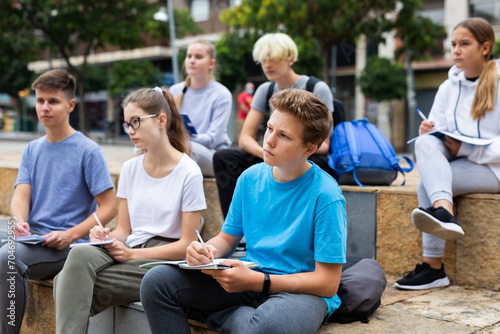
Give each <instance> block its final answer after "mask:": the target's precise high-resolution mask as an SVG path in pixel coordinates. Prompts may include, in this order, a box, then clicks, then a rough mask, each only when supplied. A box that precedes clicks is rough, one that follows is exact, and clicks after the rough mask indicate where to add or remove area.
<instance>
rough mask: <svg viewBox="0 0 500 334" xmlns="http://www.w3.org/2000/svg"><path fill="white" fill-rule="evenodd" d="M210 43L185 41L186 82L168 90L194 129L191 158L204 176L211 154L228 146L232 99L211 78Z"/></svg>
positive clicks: (209, 172)
mask: <svg viewBox="0 0 500 334" xmlns="http://www.w3.org/2000/svg"><path fill="white" fill-rule="evenodd" d="M215 64H216V61H215V45H214V43H212V42H210V41H207V40H203V39H199V40H196V41H194V42H193V43H191V44H189V47H188V49H187V53H186V59H185V61H184V66H185V68H186V72H187V74H188V77H187V78H186V81H183V82H180V83H178V84H175V85H173V86H172V87H171V88H170V93H172V95H173V96H174V98H175V102H176V103H177V106H178V108H179V110H180V112H181V114H182V115H187V116H188V117H189V120H190V121H191V123H192V126H193V127H194V129H195V130H196V133H193V132H192V130H190V129H189V128H188V130H189V131H190V136H191V147H192V152H193V159H194V160H195V161H196V162H197V163H198V165H199V166H200V168H201V172H202V173H203V175H204V176H209V177H213V176H214V170H213V163H212V159H213V155H214V153H215V152H216V151H218V150H221V149H225V148H228V147H229V146H231V140H230V139H229V136H228V134H227V124H228V122H229V117H230V116H231V112H232V105H233V98H232V95H231V92H230V91H229V89H227V88H226V87H225V86H224V85H222V84H220V83H218V82H217V81H215V80H214V79H213V78H212V76H213V72H214V69H215Z"/></svg>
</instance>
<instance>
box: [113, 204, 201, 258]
mask: <svg viewBox="0 0 500 334" xmlns="http://www.w3.org/2000/svg"><path fill="white" fill-rule="evenodd" d="M200 218H201V212H200V211H193V212H183V213H182V223H181V224H182V228H181V237H180V239H179V240H178V241H175V242H172V243H169V244H166V245H161V246H158V247H147V248H137V249H130V248H128V247H126V246H125V245H124V244H123V242H121V241H115V242H113V243H112V244H110V245H105V246H104V247H105V248H106V249H107V250H108V252H109V253H110V254H111V256H113V258H114V259H115V260H117V261H120V262H125V261H130V260H138V259H160V260H180V259H183V258H184V257H185V256H186V248H187V247H188V246H189V244H190V243H191V242H192V241H194V240H196V233H195V229H197V228H199V226H200ZM113 232H114V231H113ZM113 232H111V235H113Z"/></svg>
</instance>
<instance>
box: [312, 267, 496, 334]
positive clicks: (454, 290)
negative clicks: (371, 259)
mask: <svg viewBox="0 0 500 334" xmlns="http://www.w3.org/2000/svg"><path fill="white" fill-rule="evenodd" d="M397 279H399V277H387V281H388V282H387V283H388V284H387V288H386V290H385V292H384V295H383V296H382V306H381V307H380V308H379V309H378V310H377V311H375V313H374V314H373V316H372V317H371V318H370V322H369V323H368V324H363V323H361V322H359V321H358V322H355V323H352V324H329V325H327V326H323V327H322V328H321V330H320V331H319V332H318V333H320V334H334V333H335V334H362V333H374V334H375V333H377V334H378V333H380V334H385V333H400V334H405V333H408V334H418V333H422V334H431V333H436V334H442V333H481V334H494V333H500V293H499V292H492V291H485V290H477V289H473V288H467V287H459V286H449V287H446V288H440V289H432V290H424V291H402V290H397V289H395V288H394V287H392V285H393V284H394V282H395V281H396V280H397Z"/></svg>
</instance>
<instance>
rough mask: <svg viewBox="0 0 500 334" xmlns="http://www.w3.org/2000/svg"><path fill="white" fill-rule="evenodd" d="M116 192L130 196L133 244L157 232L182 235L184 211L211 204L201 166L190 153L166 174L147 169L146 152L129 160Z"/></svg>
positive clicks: (156, 234) (118, 194)
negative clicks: (207, 201) (154, 174)
mask: <svg viewBox="0 0 500 334" xmlns="http://www.w3.org/2000/svg"><path fill="white" fill-rule="evenodd" d="M116 196H117V197H119V198H125V199H126V200H127V204H128V213H129V216H130V225H131V229H132V232H131V234H130V235H129V236H128V237H127V240H126V243H127V244H128V245H129V246H131V247H134V246H136V245H140V244H142V243H144V242H146V241H148V240H149V239H151V238H153V237H155V236H161V237H165V238H173V239H179V238H180V237H181V222H182V213H183V212H191V211H199V210H204V209H206V208H207V205H206V202H205V194H204V192H203V176H202V174H201V171H200V168H199V167H198V165H197V164H196V163H195V162H194V161H193V160H192V159H191V158H190V157H189V156H188V155H186V154H184V156H183V157H182V158H181V160H180V161H179V163H178V164H177V166H176V167H175V168H174V170H173V171H172V172H171V173H170V174H168V175H167V176H165V177H163V178H154V177H151V176H150V175H149V174H148V173H147V172H146V171H145V170H144V154H142V155H140V156H138V157H135V158H132V159H130V160H127V161H126V162H125V163H124V164H123V167H122V171H121V174H120V179H119V182H118V191H117V194H116Z"/></svg>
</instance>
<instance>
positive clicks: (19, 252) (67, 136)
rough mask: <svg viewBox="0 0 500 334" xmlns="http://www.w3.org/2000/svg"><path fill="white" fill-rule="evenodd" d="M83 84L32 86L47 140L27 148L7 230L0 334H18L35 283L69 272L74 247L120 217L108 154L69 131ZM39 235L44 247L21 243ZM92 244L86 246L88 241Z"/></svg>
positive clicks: (66, 81)
mask: <svg viewBox="0 0 500 334" xmlns="http://www.w3.org/2000/svg"><path fill="white" fill-rule="evenodd" d="M75 88H76V82H75V79H74V78H73V76H71V75H70V74H69V73H68V72H66V71H65V70H52V71H48V72H46V73H44V74H43V75H41V76H40V77H39V78H38V79H36V80H35V82H33V85H32V89H33V90H35V93H36V113H37V116H38V119H39V120H40V122H41V124H42V125H43V126H44V127H45V129H46V131H47V135H46V136H44V137H42V138H39V139H36V140H34V141H32V142H30V143H29V144H28V145H27V146H26V148H25V149H24V152H23V155H22V158H21V165H20V167H19V172H18V175H17V180H16V183H15V185H14V187H15V190H14V195H13V197H12V201H11V208H10V209H11V214H12V218H13V220H12V221H10V223H9V229H8V230H6V231H5V230H4V231H0V238H1V239H7V242H6V243H4V244H0V272H1V273H0V282H1V283H0V295H1V296H2V298H0V308H1V309H2V310H3V311H2V312H1V320H0V332H1V333H19V331H20V328H21V322H22V320H23V316H24V311H25V309H26V301H27V299H28V279H29V278H31V279H49V278H53V277H54V276H55V275H56V274H57V273H58V272H59V271H60V270H61V269H62V267H63V265H64V262H65V261H66V257H67V255H68V252H69V248H68V246H69V244H71V243H73V242H78V241H82V240H80V239H82V238H86V237H87V236H88V234H89V230H90V229H91V228H92V227H93V226H95V225H97V222H96V219H95V218H94V215H93V214H94V213H95V214H96V215H97V217H98V219H99V220H100V221H101V222H102V223H104V224H106V223H108V222H109V221H110V220H111V219H112V218H113V217H114V216H115V215H116V203H115V196H114V193H113V183H112V181H111V176H110V174H109V170H108V167H107V164H106V161H105V159H104V155H103V154H102V151H101V149H100V147H99V145H97V144H96V143H95V142H93V141H92V140H90V139H88V138H87V137H85V135H83V134H82V133H81V132H78V131H76V130H75V129H73V128H72V127H71V125H70V124H69V115H70V113H71V112H72V111H73V109H74V108H75V104H76V101H75V99H74V95H75ZM32 234H33V235H39V236H41V237H42V238H44V239H45V241H43V242H41V243H39V244H34V245H33V244H25V243H21V242H14V238H15V237H23V236H29V235H32ZM83 240H86V239H83Z"/></svg>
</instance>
